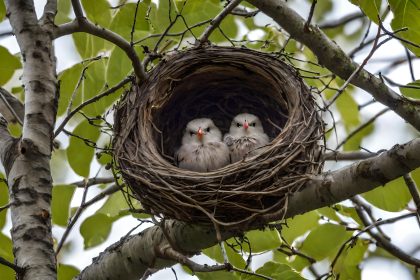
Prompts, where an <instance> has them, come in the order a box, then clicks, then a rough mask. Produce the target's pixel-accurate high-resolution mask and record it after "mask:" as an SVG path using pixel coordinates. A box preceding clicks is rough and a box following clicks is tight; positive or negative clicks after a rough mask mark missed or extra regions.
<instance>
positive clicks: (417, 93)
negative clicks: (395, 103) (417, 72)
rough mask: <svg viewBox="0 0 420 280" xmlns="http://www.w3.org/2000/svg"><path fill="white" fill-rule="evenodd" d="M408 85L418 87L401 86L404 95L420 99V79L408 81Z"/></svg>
mask: <svg viewBox="0 0 420 280" xmlns="http://www.w3.org/2000/svg"><path fill="white" fill-rule="evenodd" d="M407 86H416V87H418V88H404V87H400V91H401V93H402V94H403V95H404V96H407V97H411V98H415V99H420V80H417V81H415V82H412V83H408V84H407Z"/></svg>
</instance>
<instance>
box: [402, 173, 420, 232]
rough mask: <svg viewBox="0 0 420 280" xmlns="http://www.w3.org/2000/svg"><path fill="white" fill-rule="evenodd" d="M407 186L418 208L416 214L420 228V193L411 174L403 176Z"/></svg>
mask: <svg viewBox="0 0 420 280" xmlns="http://www.w3.org/2000/svg"><path fill="white" fill-rule="evenodd" d="M403 178H404V181H405V184H406V185H407V187H408V190H409V191H410V194H411V197H412V198H413V201H414V204H415V206H416V213H417V222H418V225H419V226H420V193H419V190H418V188H417V186H416V182H414V180H413V178H411V175H410V173H407V174H405V175H404V176H403Z"/></svg>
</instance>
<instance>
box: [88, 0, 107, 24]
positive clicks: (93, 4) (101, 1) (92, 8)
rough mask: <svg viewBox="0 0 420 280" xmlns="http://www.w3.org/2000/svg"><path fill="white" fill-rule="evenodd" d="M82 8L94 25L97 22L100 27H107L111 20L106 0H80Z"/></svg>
mask: <svg viewBox="0 0 420 280" xmlns="http://www.w3.org/2000/svg"><path fill="white" fill-rule="evenodd" d="M82 5H83V9H84V10H85V12H86V17H87V18H88V19H89V20H90V21H92V22H93V23H94V24H95V25H97V24H99V25H100V26H101V27H108V26H109V23H110V22H111V21H110V20H109V19H110V18H111V8H110V5H109V3H108V1H106V0H95V1H92V0H82Z"/></svg>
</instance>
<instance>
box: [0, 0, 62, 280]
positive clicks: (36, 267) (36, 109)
mask: <svg viewBox="0 0 420 280" xmlns="http://www.w3.org/2000/svg"><path fill="white" fill-rule="evenodd" d="M54 2H55V1H51V0H50V1H48V3H47V6H46V9H45V11H46V13H45V17H44V18H42V19H41V20H40V21H38V19H37V16H36V13H35V7H34V3H33V1H27V0H18V1H10V0H9V1H6V8H7V15H8V17H9V21H10V24H11V26H12V28H13V33H14V34H15V35H16V40H17V42H18V45H19V47H20V50H21V54H22V58H23V61H24V67H23V78H22V82H23V85H24V88H25V116H24V122H23V130H22V138H21V139H19V140H18V141H14V144H13V145H12V146H11V149H10V150H9V151H8V153H9V154H12V156H9V158H8V159H9V162H8V164H6V165H5V168H6V175H7V181H8V185H9V196H10V211H11V217H12V230H11V235H12V240H13V253H14V256H15V264H16V265H17V266H18V267H21V268H22V269H24V271H25V272H24V273H21V274H20V275H18V277H17V278H19V279H23V280H26V279H36V280H37V279H47V280H48V279H51V280H53V279H56V276H57V275H56V273H57V271H56V259H55V256H54V250H53V239H52V234H51V220H50V202H51V191H52V178H51V171H50V165H49V163H50V158H51V150H52V140H53V137H52V136H53V128H54V124H55V118H56V112H57V103H58V83H57V77H56V72H55V71H56V61H55V55H54V49H53V45H52V36H51V34H52V31H53V18H54V15H55V14H56V10H55V8H56V6H55V4H54ZM9 141H10V139H9ZM1 157H2V159H3V160H4V158H5V151H4V150H3V151H2V154H1ZM3 163H4V162H3Z"/></svg>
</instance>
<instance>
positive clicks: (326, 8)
mask: <svg viewBox="0 0 420 280" xmlns="http://www.w3.org/2000/svg"><path fill="white" fill-rule="evenodd" d="M307 2H310V3H312V0H307ZM332 9H333V4H332V1H331V0H323V1H318V2H317V4H316V7H315V11H314V19H315V21H316V22H320V21H322V20H323V19H324V18H325V17H327V18H328V14H329V12H331V11H332Z"/></svg>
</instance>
